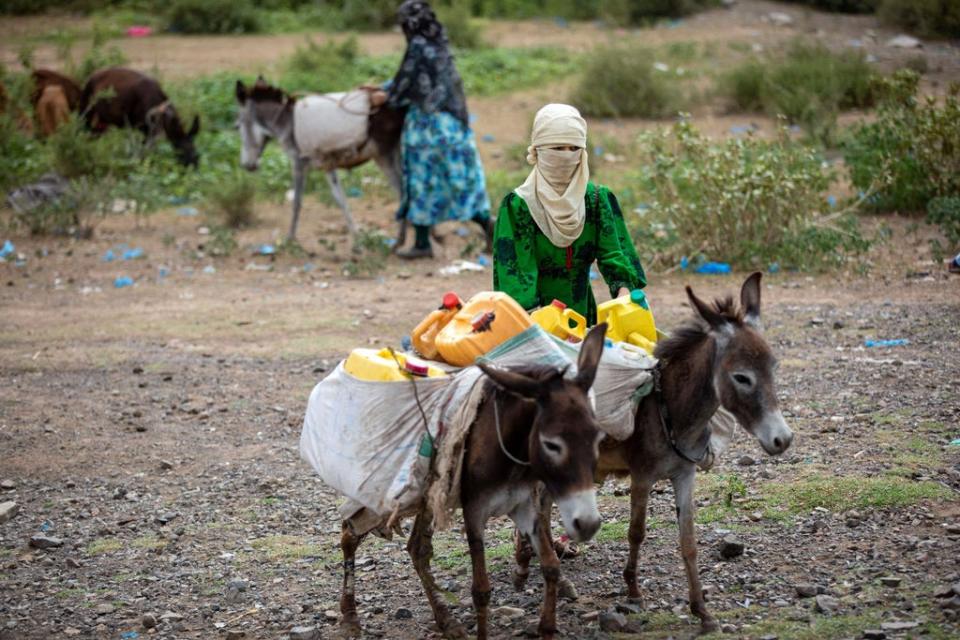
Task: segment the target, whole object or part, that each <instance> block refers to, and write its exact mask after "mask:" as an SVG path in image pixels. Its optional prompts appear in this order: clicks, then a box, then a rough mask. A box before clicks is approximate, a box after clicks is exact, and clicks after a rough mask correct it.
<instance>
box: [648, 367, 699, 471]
mask: <svg viewBox="0 0 960 640" xmlns="http://www.w3.org/2000/svg"><path fill="white" fill-rule="evenodd" d="M662 363H663V360H658V361H657V366H656V367H654V369H653V390H654V400H655V401H656V403H657V415H658V416H660V426H661V427H662V428H663V436H664V437H665V438H666V439H667V442H669V443H670V447H671V448H672V449H673V452H674V453H676V454H677V455H678V456H680V457H681V458H683V459H684V460H686V461H687V462H692V463H693V464H700V463H701V462H703V461H704V459H705V458H706V457H707V453H709V452H710V430H709V428H708V429H707V431H706V435H707V438H706V440H707V442H706V445H705V446H704V447H703V452H702V453H701V454H700V455H699V456H697V457H696V458H694V457H693V456H691V455H690V454H688V453H687V452H686V451H684V450H683V449H681V448H680V445H679V444H677V440H676V438H675V437H674V435H673V429H672V425H671V422H670V414H669V412H668V411H667V403H666V401H665V400H664V398H663V389H662V388H661V386H660V377H661V365H662Z"/></svg>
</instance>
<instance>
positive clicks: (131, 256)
mask: <svg viewBox="0 0 960 640" xmlns="http://www.w3.org/2000/svg"><path fill="white" fill-rule="evenodd" d="M121 257H122V258H123V259H124V260H136V259H137V258H142V257H143V249H141V248H140V247H134V248H133V249H127V250H126V251H124V252H123V255H122V256H121Z"/></svg>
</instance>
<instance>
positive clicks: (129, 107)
mask: <svg viewBox="0 0 960 640" xmlns="http://www.w3.org/2000/svg"><path fill="white" fill-rule="evenodd" d="M101 94H102V95H101ZM80 110H81V113H83V114H84V115H85V116H86V119H87V126H89V127H90V128H91V129H93V130H94V131H103V130H104V129H106V128H107V127H130V128H133V129H139V130H140V131H141V132H142V133H143V135H144V136H146V138H147V141H148V143H152V142H153V141H154V140H155V139H156V138H157V136H159V135H160V133H164V134H166V136H167V140H169V141H170V145H171V146H172V147H173V151H174V153H175V154H176V156H177V160H178V161H179V162H180V164H182V165H184V166H193V167H195V166H197V162H198V161H199V156H198V154H197V150H196V148H195V147H194V146H193V139H194V138H195V137H196V135H197V132H199V131H200V117H199V116H194V118H193V124H192V125H191V126H190V130H189V131H184V129H183V123H182V122H181V121H180V116H179V115H178V114H177V110H176V108H175V107H174V106H173V104H171V102H170V100H169V99H168V98H167V94H165V93H164V92H163V89H161V88H160V83H159V82H157V81H156V80H154V79H153V78H151V77H150V76H148V75H145V74H142V73H140V72H139V71H134V70H133V69H124V68H122V67H110V68H108V69H101V70H100V71H96V72H94V74H93V75H91V76H90V78H89V79H88V80H87V83H86V84H85V85H84V87H83V95H82V96H81V100H80Z"/></svg>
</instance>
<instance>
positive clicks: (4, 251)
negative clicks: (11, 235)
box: [0, 240, 17, 258]
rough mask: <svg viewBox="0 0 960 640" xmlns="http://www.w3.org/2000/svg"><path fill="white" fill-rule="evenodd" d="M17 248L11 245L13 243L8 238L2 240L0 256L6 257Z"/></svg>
mask: <svg viewBox="0 0 960 640" xmlns="http://www.w3.org/2000/svg"><path fill="white" fill-rule="evenodd" d="M16 250H17V248H16V247H14V246H13V243H12V242H10V241H9V240H4V241H3V247H0V258H6V257H7V256H8V255H10V254H11V253H13V252H14V251H16Z"/></svg>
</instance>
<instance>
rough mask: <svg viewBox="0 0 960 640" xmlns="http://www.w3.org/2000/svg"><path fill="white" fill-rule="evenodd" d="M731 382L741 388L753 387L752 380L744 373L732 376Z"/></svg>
mask: <svg viewBox="0 0 960 640" xmlns="http://www.w3.org/2000/svg"><path fill="white" fill-rule="evenodd" d="M733 381H734V382H736V383H737V385H739V386H741V387H746V388H748V389H749V388H750V387H752V386H753V378H752V377H751V376H749V375H747V374H745V373H735V374H733Z"/></svg>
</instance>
